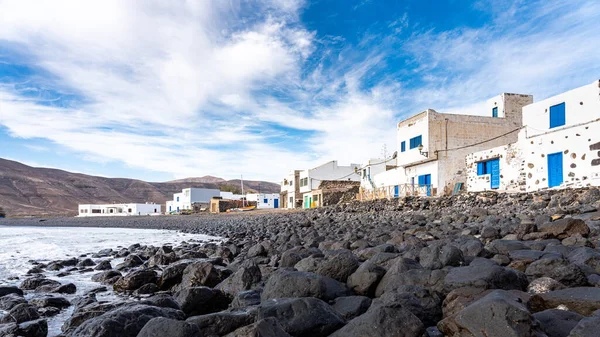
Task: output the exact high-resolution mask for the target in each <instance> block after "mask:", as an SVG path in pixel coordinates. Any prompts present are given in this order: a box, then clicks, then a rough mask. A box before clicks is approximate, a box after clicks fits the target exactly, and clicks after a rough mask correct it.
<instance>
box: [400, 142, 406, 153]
mask: <svg viewBox="0 0 600 337" xmlns="http://www.w3.org/2000/svg"><path fill="white" fill-rule="evenodd" d="M404 151H406V142H402V143H400V152H404Z"/></svg>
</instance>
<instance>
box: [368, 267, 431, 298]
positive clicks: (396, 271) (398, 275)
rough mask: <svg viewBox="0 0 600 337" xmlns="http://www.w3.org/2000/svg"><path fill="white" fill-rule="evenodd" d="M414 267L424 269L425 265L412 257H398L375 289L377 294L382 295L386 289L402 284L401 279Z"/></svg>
mask: <svg viewBox="0 0 600 337" xmlns="http://www.w3.org/2000/svg"><path fill="white" fill-rule="evenodd" d="M412 269H423V267H422V266H421V265H420V264H419V263H418V262H417V261H415V260H412V259H406V258H398V259H396V260H395V261H394V262H393V264H392V265H391V266H390V268H389V269H388V270H387V272H386V273H385V275H383V277H382V278H381V280H380V281H379V283H378V285H377V288H376V290H375V296H381V294H383V293H384V292H385V291H389V290H390V289H391V288H393V286H394V285H396V284H400V280H401V279H402V278H403V277H404V273H405V272H407V271H409V270H412Z"/></svg>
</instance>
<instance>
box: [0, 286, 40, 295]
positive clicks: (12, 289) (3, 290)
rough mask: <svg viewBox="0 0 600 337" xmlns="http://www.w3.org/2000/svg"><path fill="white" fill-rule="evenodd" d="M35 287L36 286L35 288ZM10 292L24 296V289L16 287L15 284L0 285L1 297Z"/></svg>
mask: <svg viewBox="0 0 600 337" xmlns="http://www.w3.org/2000/svg"><path fill="white" fill-rule="evenodd" d="M33 289H35V288H33ZM8 294H16V295H19V296H23V290H21V289H19V288H17V287H15V286H0V297H2V296H5V295H8Z"/></svg>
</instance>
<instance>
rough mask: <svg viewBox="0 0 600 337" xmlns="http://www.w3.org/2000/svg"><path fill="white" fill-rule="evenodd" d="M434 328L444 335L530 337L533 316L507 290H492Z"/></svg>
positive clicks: (518, 299)
mask: <svg viewBox="0 0 600 337" xmlns="http://www.w3.org/2000/svg"><path fill="white" fill-rule="evenodd" d="M437 326H438V329H439V330H440V331H441V332H442V333H444V334H445V335H446V336H454V337H467V336H468V337H471V336H502V337H534V336H536V334H537V333H538V331H536V330H534V319H533V317H532V315H531V314H530V313H529V311H528V310H527V308H526V307H525V305H523V303H521V300H520V298H519V297H517V296H516V295H514V294H512V293H511V292H508V291H504V290H495V291H493V292H491V293H490V294H488V295H487V296H485V297H483V298H482V299H480V300H478V301H476V302H474V303H471V304H470V305H469V306H467V307H466V308H465V309H463V310H461V311H459V312H458V313H456V314H454V315H452V316H449V317H447V318H444V319H443V320H442V321H440V322H439V323H438V325H437Z"/></svg>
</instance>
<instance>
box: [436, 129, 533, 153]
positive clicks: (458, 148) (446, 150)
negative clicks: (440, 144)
mask: <svg viewBox="0 0 600 337" xmlns="http://www.w3.org/2000/svg"><path fill="white" fill-rule="evenodd" d="M524 127H525V126H521V127H519V128H517V129H514V130H512V131H509V132H507V133H503V134H501V135H500V136H496V137H494V138H490V139H486V140H484V141H481V142H478V143H474V144H469V145H465V146H461V147H455V148H453V149H444V150H436V151H435V152H448V151H455V150H462V149H466V148H468V147H472V146H476V145H480V144H484V143H487V142H491V141H492V140H496V139H498V138H502V137H504V136H506V135H509V134H511V133H513V132H515V131H519V130H521V129H522V128H524Z"/></svg>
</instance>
